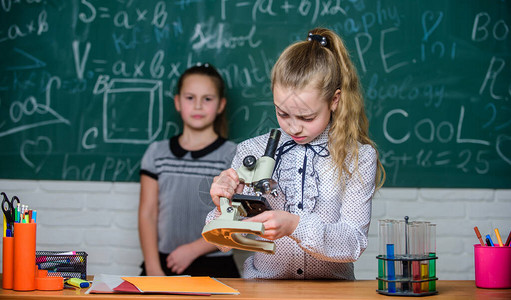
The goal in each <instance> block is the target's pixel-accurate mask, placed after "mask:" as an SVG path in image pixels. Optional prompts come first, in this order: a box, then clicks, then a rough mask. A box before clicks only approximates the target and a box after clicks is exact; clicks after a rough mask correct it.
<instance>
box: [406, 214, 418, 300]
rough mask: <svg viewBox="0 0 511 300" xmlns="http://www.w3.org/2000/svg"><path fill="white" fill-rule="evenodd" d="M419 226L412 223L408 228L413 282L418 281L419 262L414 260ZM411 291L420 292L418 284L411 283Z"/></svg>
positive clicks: (416, 255) (416, 254)
mask: <svg viewBox="0 0 511 300" xmlns="http://www.w3.org/2000/svg"><path fill="white" fill-rule="evenodd" d="M418 228H419V226H418V225H417V224H415V223H414V222H412V223H410V225H409V226H408V243H409V245H410V255H411V257H412V258H413V259H414V260H413V261H412V278H413V280H414V281H417V280H420V278H421V275H420V274H421V273H420V262H419V261H418V260H416V259H417V258H418V257H419V256H418V252H419V251H418V248H419V235H418ZM412 290H413V292H414V293H416V294H418V293H420V292H421V287H420V283H418V282H414V283H412Z"/></svg>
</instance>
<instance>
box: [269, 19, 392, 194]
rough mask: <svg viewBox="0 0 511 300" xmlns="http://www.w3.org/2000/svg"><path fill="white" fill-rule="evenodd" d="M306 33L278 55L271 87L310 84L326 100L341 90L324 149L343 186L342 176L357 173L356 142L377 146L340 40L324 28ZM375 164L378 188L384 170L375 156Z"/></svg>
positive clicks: (350, 64)
mask: <svg viewBox="0 0 511 300" xmlns="http://www.w3.org/2000/svg"><path fill="white" fill-rule="evenodd" d="M310 34H312V35H313V36H312V38H310V39H308V40H306V41H302V42H297V43H294V44H292V45H290V46H289V47H287V48H286V49H285V50H284V52H283V53H282V54H281V55H280V57H279V59H278V61H277V62H276V63H275V66H274V67H273V70H272V90H273V89H274V88H275V86H276V85H278V86H280V87H283V88H293V89H298V90H300V89H302V88H305V87H311V88H315V89H317V90H318V91H320V93H321V94H320V95H321V98H322V99H324V100H327V101H330V102H331V101H332V100H333V99H334V94H335V93H336V91H337V90H340V91H341V95H340V99H339V104H338V106H337V109H336V110H335V111H334V112H333V113H332V117H331V118H332V119H331V127H330V131H329V138H328V149H329V151H330V154H331V156H332V159H333V161H334V163H335V167H336V168H337V169H338V170H339V181H340V182H341V183H342V184H343V185H344V184H345V180H344V176H343V175H347V176H348V178H349V177H351V176H352V175H353V173H355V172H358V145H357V144H358V143H361V144H369V145H371V146H372V147H373V148H374V149H375V150H376V151H377V148H376V145H375V143H374V142H373V141H372V140H371V139H370V138H369V121H368V120H367V116H366V114H365V110H364V99H363V96H362V93H361V91H360V82H359V79H358V75H357V72H356V69H355V67H354V65H353V63H352V62H351V59H350V56H349V52H348V50H347V49H346V47H345V45H344V42H343V41H342V39H341V38H340V37H339V36H338V35H337V34H336V33H335V32H333V31H331V30H329V29H325V28H315V29H313V30H311V31H310ZM322 41H324V42H326V44H325V43H323V44H324V45H323V44H322V43H321V42H322ZM329 104H331V103H329ZM351 162H353V163H354V166H355V169H354V170H353V172H351V171H350V168H349V167H350V163H351ZM377 165H378V166H377V170H376V178H375V184H376V187H377V188H380V187H381V186H382V185H383V183H384V181H385V170H384V168H383V165H382V164H381V162H380V159H379V158H378V162H377Z"/></svg>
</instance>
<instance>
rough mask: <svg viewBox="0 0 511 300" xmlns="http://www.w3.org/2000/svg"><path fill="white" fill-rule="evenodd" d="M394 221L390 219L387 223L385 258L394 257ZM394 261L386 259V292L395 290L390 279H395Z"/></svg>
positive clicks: (393, 283)
mask: <svg viewBox="0 0 511 300" xmlns="http://www.w3.org/2000/svg"><path fill="white" fill-rule="evenodd" d="M394 240H395V236H394V223H393V222H392V221H390V222H388V223H387V241H386V250H387V258H389V259H394V258H395V256H394ZM394 264H395V261H394V260H387V279H388V280H389V282H388V292H389V293H395V292H396V282H395V281H394V282H392V280H396V271H395V268H394Z"/></svg>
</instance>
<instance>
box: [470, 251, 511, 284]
mask: <svg viewBox="0 0 511 300" xmlns="http://www.w3.org/2000/svg"><path fill="white" fill-rule="evenodd" d="M474 266H475V279H476V280H475V281H476V286H477V287H479V288H488V289H508V288H511V247H506V246H504V247H500V246H498V245H496V246H495V247H490V246H484V247H483V246H481V245H479V244H476V245H474Z"/></svg>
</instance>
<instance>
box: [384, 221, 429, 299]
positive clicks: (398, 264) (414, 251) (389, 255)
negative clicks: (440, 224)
mask: <svg viewBox="0 0 511 300" xmlns="http://www.w3.org/2000/svg"><path fill="white" fill-rule="evenodd" d="M378 226H379V228H378V236H379V243H380V255H378V256H377V257H376V259H377V261H378V277H376V279H377V280H378V289H377V290H376V291H377V292H378V293H380V294H383V295H388V296H428V295H435V294H438V291H437V290H436V281H437V280H438V278H437V277H436V260H437V259H438V257H437V256H436V225H435V224H431V223H430V222H417V221H416V222H411V223H408V217H405V219H404V221H403V220H401V221H398V220H380V221H379V224H378Z"/></svg>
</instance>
